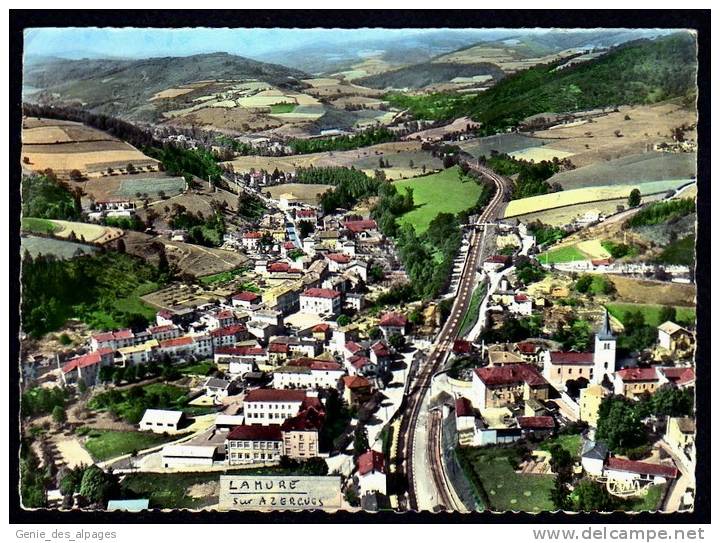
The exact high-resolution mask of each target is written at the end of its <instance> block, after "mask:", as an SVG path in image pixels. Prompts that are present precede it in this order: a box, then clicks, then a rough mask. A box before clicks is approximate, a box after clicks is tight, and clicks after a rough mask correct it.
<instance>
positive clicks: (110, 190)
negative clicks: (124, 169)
mask: <svg viewBox="0 0 720 543" xmlns="http://www.w3.org/2000/svg"><path fill="white" fill-rule="evenodd" d="M77 184H78V185H80V186H81V187H82V189H83V190H84V191H85V193H86V194H88V195H90V196H92V197H93V198H94V199H95V201H102V200H114V199H128V200H137V199H138V197H137V194H138V193H140V195H141V197H142V196H144V195H145V194H147V195H148V198H149V199H150V200H157V199H159V198H160V196H159V194H158V193H159V192H160V191H163V192H165V195H166V196H168V197H170V196H175V195H178V194H181V193H182V192H183V191H184V190H185V179H184V178H182V177H166V176H165V175H163V174H161V173H157V174H135V175H133V176H128V175H113V176H109V177H102V178H95V179H88V180H87V181H81V182H79V183H77Z"/></svg>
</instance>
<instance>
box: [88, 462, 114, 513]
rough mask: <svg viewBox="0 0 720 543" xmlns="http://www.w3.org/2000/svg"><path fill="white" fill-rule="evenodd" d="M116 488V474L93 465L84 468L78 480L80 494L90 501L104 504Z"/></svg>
mask: <svg viewBox="0 0 720 543" xmlns="http://www.w3.org/2000/svg"><path fill="white" fill-rule="evenodd" d="M117 489H118V480H117V476H115V475H114V474H112V473H105V472H104V471H103V470H102V469H100V468H99V467H97V466H95V465H93V466H90V467H89V468H87V469H86V470H85V472H84V473H83V476H82V480H81V482H80V495H81V496H83V497H84V498H85V499H87V500H88V501H89V502H90V503H93V504H96V505H101V506H104V505H106V504H107V501H108V499H110V497H112V495H113V494H114V493H115V492H116V491H117Z"/></svg>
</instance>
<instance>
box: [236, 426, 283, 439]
mask: <svg viewBox="0 0 720 543" xmlns="http://www.w3.org/2000/svg"><path fill="white" fill-rule="evenodd" d="M240 440H242V441H282V431H281V430H280V427H279V426H277V425H271V426H260V425H249V424H242V425H240V426H236V427H235V428H233V429H232V430H230V432H229V433H228V436H227V441H240Z"/></svg>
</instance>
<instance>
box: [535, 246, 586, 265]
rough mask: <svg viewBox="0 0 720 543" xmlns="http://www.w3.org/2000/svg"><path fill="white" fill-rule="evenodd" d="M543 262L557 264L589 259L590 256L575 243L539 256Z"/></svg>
mask: <svg viewBox="0 0 720 543" xmlns="http://www.w3.org/2000/svg"><path fill="white" fill-rule="evenodd" d="M538 260H539V261H540V262H541V263H542V264H557V263H560V262H573V261H575V260H588V256H587V255H586V254H585V253H583V252H582V251H580V249H578V248H577V247H575V246H574V245H570V246H568V247H560V248H559V249H553V250H551V251H548V252H546V253H542V254H541V255H539V256H538Z"/></svg>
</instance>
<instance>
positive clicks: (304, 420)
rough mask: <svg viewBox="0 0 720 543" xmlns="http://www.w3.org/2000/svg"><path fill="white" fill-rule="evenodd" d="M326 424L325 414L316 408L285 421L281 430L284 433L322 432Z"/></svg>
mask: <svg viewBox="0 0 720 543" xmlns="http://www.w3.org/2000/svg"><path fill="white" fill-rule="evenodd" d="M324 422H325V413H324V412H323V411H322V410H320V409H317V408H315V407H310V408H308V409H303V410H302V411H300V413H298V414H297V415H296V416H294V417H290V418H288V419H285V422H283V423H282V426H280V428H281V429H282V431H283V432H293V431H294V432H307V431H313V430H315V431H317V430H320V429H321V428H322V426H323V423H324Z"/></svg>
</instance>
